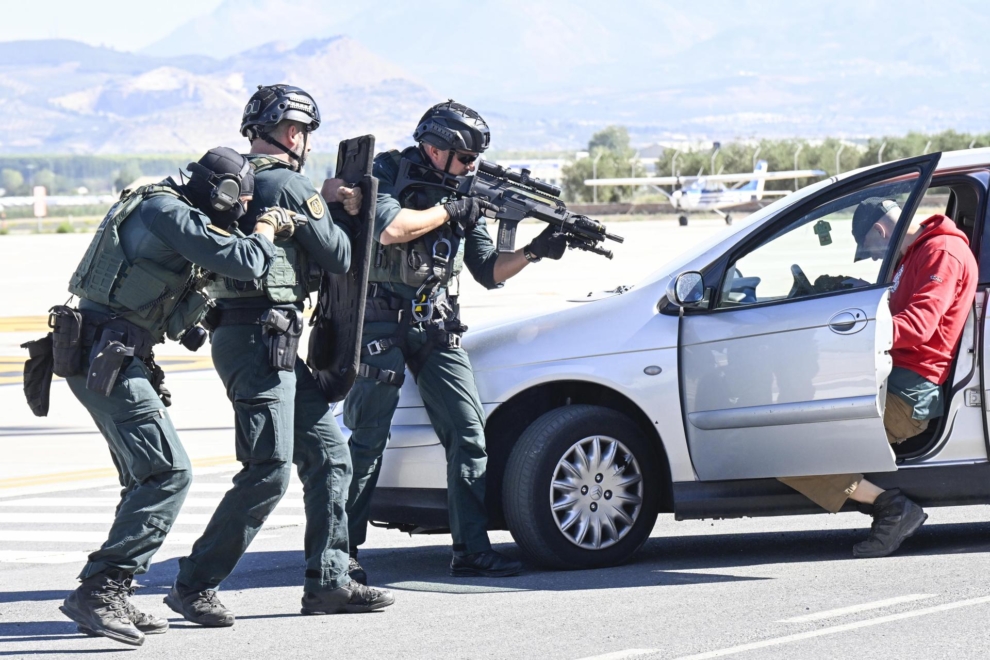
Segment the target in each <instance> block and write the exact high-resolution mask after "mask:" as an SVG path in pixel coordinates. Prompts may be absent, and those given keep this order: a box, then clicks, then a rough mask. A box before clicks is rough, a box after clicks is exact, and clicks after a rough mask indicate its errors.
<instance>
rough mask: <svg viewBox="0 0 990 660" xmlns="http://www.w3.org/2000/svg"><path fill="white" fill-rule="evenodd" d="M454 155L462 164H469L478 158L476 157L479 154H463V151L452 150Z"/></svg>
mask: <svg viewBox="0 0 990 660" xmlns="http://www.w3.org/2000/svg"><path fill="white" fill-rule="evenodd" d="M454 155H456V156H457V160H458V161H460V163H461V164H463V165H470V164H472V163H473V162H474V161H476V160H478V157H479V156H480V155H481V154H465V153H461V152H459V151H455V152H454Z"/></svg>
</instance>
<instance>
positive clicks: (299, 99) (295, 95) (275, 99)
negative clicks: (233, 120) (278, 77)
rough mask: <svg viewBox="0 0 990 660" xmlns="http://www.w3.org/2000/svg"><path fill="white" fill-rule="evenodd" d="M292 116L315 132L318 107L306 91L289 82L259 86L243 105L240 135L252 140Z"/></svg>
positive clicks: (317, 122)
mask: <svg viewBox="0 0 990 660" xmlns="http://www.w3.org/2000/svg"><path fill="white" fill-rule="evenodd" d="M285 119H291V120H292V121H297V122H299V123H300V124H302V125H303V126H305V127H306V130H307V131H315V130H316V129H317V128H319V127H320V109H319V108H317V107H316V101H314V100H313V97H312V96H310V95H309V93H307V92H306V91H304V90H302V89H299V88H298V87H293V86H291V85H258V91H256V92H255V93H254V94H252V95H251V98H250V100H248V102H247V105H246V106H244V115H243V116H242V117H241V135H243V136H244V137H246V138H248V139H249V140H253V139H255V138H256V137H260V136H261V135H262V134H264V133H267V132H268V131H270V130H271V129H273V128H275V127H276V126H277V125H278V124H279V122H281V121H283V120H285Z"/></svg>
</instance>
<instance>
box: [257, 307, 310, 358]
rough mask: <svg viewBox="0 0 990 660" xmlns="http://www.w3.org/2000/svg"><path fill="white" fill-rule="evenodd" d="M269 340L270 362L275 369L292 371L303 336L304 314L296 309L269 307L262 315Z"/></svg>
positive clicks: (262, 324)
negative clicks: (300, 339)
mask: <svg viewBox="0 0 990 660" xmlns="http://www.w3.org/2000/svg"><path fill="white" fill-rule="evenodd" d="M261 327H262V328H263V329H264V333H265V340H266V341H267V342H268V364H269V365H270V366H271V367H272V368H273V369H278V370H280V371H292V370H293V369H295V366H296V355H297V354H298V352H299V338H300V337H301V336H302V314H301V313H300V312H298V311H296V310H287V309H269V310H268V311H266V312H265V314H264V316H262V317H261Z"/></svg>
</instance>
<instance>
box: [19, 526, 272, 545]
mask: <svg viewBox="0 0 990 660" xmlns="http://www.w3.org/2000/svg"><path fill="white" fill-rule="evenodd" d="M199 536H200V535H199V534H196V533H194V532H170V533H169V535H168V536H166V537H165V543H188V544H192V543H193V542H195V541H196V539H198V538H199ZM255 538H257V537H255ZM106 540H107V533H106V531H98V530H94V531H91V532H66V531H57V532H42V531H37V530H33V529H29V530H20V529H0V542H8V543H95V544H97V545H99V544H101V543H103V542H104V541H106Z"/></svg>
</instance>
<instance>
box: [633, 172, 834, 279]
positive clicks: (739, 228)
mask: <svg viewBox="0 0 990 660" xmlns="http://www.w3.org/2000/svg"><path fill="white" fill-rule="evenodd" d="M850 174H851V173H850ZM832 182H833V181H832V179H825V180H822V181H817V182H815V183H813V184H811V185H810V186H807V187H805V188H802V189H801V190H798V191H797V192H794V193H791V194H790V195H787V196H786V197H781V198H780V199H778V200H777V201H775V202H773V203H772V204H770V205H768V206H765V207H764V208H762V209H760V210H759V211H756V212H755V213H752V214H750V215H749V216H747V217H746V218H744V219H743V220H742V221H741V222H738V223H736V224H733V225H731V226H728V227H726V228H725V229H724V230H722V231H720V232H719V233H717V234H715V235H714V236H712V237H711V238H708V239H706V240H704V241H702V242H701V243H699V244H697V245H695V246H694V247H692V248H691V249H690V250H688V251H687V252H685V253H683V254H681V255H678V256H677V257H675V258H674V259H671V260H670V261H668V262H667V263H665V264H664V265H663V266H661V267H660V268H658V269H657V270H655V271H653V272H652V273H650V274H649V275H647V276H646V277H645V278H643V279H642V280H640V281H639V282H638V283H637V286H640V287H643V286H647V285H650V284H653V283H654V282H656V281H658V280H661V279H666V278H668V277H670V276H671V275H673V274H675V273H677V272H680V271H681V270H683V269H684V267H685V266H687V265H688V264H690V263H691V262H692V261H694V260H695V259H697V258H698V257H700V256H701V255H703V254H705V253H706V252H708V251H709V250H711V249H713V248H715V247H717V246H718V245H720V244H721V243H724V242H727V241H729V240H730V239H731V238H732V237H734V236H736V235H738V234H742V233H746V232H748V231H749V230H750V229H751V228H752V227H754V226H756V225H759V224H761V223H762V222H763V221H764V220H765V219H766V218H768V217H770V216H772V215H775V214H776V213H777V212H778V211H780V210H781V209H784V208H786V207H788V206H790V205H791V204H794V203H795V202H797V201H800V200H802V199H804V198H805V197H807V196H808V195H811V194H813V193H815V192H818V191H819V190H821V189H822V188H824V187H825V186H827V185H829V184H831V183H832Z"/></svg>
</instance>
